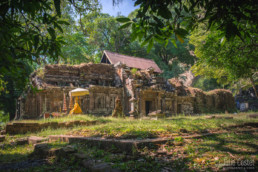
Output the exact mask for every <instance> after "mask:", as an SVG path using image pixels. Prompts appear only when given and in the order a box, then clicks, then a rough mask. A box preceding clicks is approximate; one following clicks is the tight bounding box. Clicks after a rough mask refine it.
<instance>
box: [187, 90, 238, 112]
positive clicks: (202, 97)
mask: <svg viewBox="0 0 258 172" xmlns="http://www.w3.org/2000/svg"><path fill="white" fill-rule="evenodd" d="M187 89H188V91H189V92H190V95H191V96H193V97H194V112H195V113H206V112H209V113H216V112H225V111H228V112H230V111H232V110H234V109H235V107H236V106H235V100H234V97H233V95H232V93H231V91H229V90H226V89H216V90H212V91H209V92H204V91H202V90H200V89H198V88H192V87H188V88H187Z"/></svg>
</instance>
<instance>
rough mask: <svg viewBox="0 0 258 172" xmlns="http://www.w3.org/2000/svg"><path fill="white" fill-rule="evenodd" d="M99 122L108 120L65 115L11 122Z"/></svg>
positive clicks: (88, 116)
mask: <svg viewBox="0 0 258 172" xmlns="http://www.w3.org/2000/svg"><path fill="white" fill-rule="evenodd" d="M77 120H79V121H99V122H108V121H109V120H108V119H107V118H105V117H97V116H93V115H66V116H63V117H59V118H46V119H44V118H41V119H38V120H16V121H11V122H26V123H34V122H37V123H47V122H69V121H77Z"/></svg>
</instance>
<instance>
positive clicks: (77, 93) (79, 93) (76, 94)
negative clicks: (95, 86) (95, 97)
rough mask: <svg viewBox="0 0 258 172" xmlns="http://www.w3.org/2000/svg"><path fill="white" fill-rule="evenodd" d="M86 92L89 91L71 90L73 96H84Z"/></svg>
mask: <svg viewBox="0 0 258 172" xmlns="http://www.w3.org/2000/svg"><path fill="white" fill-rule="evenodd" d="M88 94H89V92H73V93H71V95H72V96H73V97H75V96H85V95H88Z"/></svg>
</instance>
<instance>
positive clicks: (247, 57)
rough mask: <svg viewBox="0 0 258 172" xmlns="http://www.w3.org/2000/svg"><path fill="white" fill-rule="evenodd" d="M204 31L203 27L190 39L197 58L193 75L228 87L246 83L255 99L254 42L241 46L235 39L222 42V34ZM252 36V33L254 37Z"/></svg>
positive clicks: (256, 63) (257, 64)
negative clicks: (215, 80)
mask: <svg viewBox="0 0 258 172" xmlns="http://www.w3.org/2000/svg"><path fill="white" fill-rule="evenodd" d="M205 30H206V27H205V26H204V25H202V26H201V27H199V28H198V29H196V30H195V31H194V32H192V35H191V36H190V43H192V44H193V45H195V54H196V56H197V58H198V62H197V63H196V64H195V66H194V67H193V69H194V71H195V73H196V74H198V75H206V76H210V77H213V78H218V79H219V80H220V81H221V82H225V81H227V82H229V83H234V82H236V81H238V80H239V79H242V78H246V79H249V80H250V82H251V84H252V86H253V89H254V91H255V94H256V97H258V95H257V90H256V87H255V81H254V77H253V76H254V74H255V73H257V71H258V61H257V57H258V51H257V50H258V49H257V45H258V42H257V40H256V39H252V41H250V42H243V41H242V40H241V39H240V38H237V37H236V38H235V39H234V41H227V42H223V40H221V39H220V35H221V31H208V32H205ZM254 34H255V33H252V36H253V37H255V35H254ZM223 80H224V81H223Z"/></svg>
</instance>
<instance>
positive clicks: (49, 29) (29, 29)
mask: <svg viewBox="0 0 258 172" xmlns="http://www.w3.org/2000/svg"><path fill="white" fill-rule="evenodd" d="M97 5H98V3H97V2H96V1H95V0H83V1H76V0H63V1H60V0H47V1H45V0H30V1H27V0H19V1H11V0H2V1H1V2H0V25H1V27H0V52H1V58H0V80H1V81H0V83H5V84H0V87H1V88H0V90H1V91H2V92H0V94H1V99H0V101H1V102H0V104H1V106H0V108H1V109H3V108H4V110H5V111H6V112H10V113H11V114H10V117H11V118H13V117H14V111H13V110H12V109H15V107H10V108H9V110H8V109H7V108H5V107H7V105H8V104H12V105H13V104H14V103H13V102H14V101H15V98H17V97H18V96H19V95H17V92H19V91H17V90H20V89H21V88H20V87H23V88H24V86H26V82H27V81H28V77H29V74H30V71H31V66H32V65H34V64H40V63H41V62H42V59H44V57H47V58H49V59H52V60H55V59H58V57H59V56H60V51H61V46H62V45H63V44H64V40H63V38H62V35H61V33H62V32H63V28H64V27H63V26H65V25H69V22H68V21H69V20H64V19H63V18H62V7H63V6H73V9H74V10H76V11H77V12H78V13H82V14H85V13H87V12H88V11H91V10H94V9H95V8H96V6H97ZM6 98H10V99H11V100H10V101H12V103H10V102H9V101H6V100H7V99H6Z"/></svg>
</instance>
